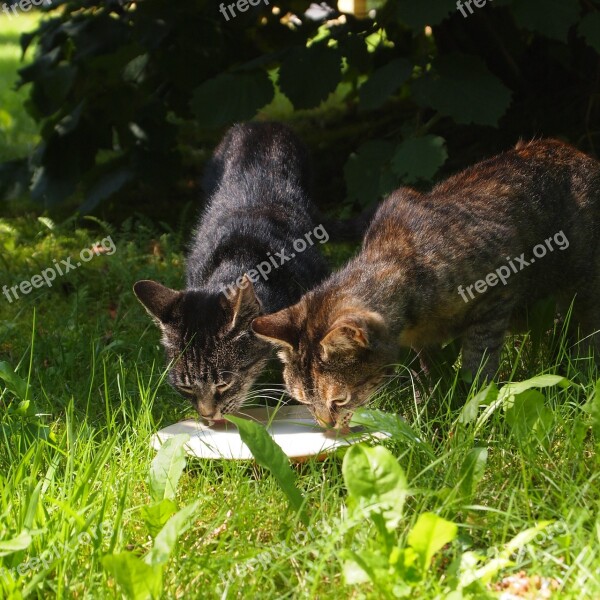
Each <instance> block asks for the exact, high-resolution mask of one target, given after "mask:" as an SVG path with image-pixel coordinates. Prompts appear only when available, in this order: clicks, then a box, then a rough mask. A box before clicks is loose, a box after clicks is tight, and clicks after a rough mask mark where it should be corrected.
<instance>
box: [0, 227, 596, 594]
mask: <svg viewBox="0 0 600 600" xmlns="http://www.w3.org/2000/svg"><path fill="white" fill-rule="evenodd" d="M0 232H1V233H0V283H1V284H7V285H9V286H12V285H15V284H18V283H19V282H21V281H22V280H25V279H31V277H32V275H34V274H36V273H39V272H41V271H42V270H43V269H45V268H47V267H48V266H51V265H52V264H53V260H54V259H56V260H57V261H60V260H62V259H66V258H67V257H69V256H71V257H76V256H77V255H78V253H79V252H80V250H81V249H83V248H90V247H92V246H93V245H94V244H95V242H97V241H99V240H102V239H104V238H105V237H106V236H108V235H110V236H111V238H112V240H114V242H115V244H116V248H117V250H116V252H115V253H114V254H113V255H111V256H108V255H100V256H97V257H94V258H93V259H92V260H90V262H89V263H86V264H84V265H82V266H81V267H80V268H78V269H76V270H75V271H72V272H70V273H68V274H66V275H65V276H64V277H61V278H57V279H56V280H55V282H53V285H52V287H51V288H48V287H43V288H40V289H36V290H34V291H33V292H31V293H30V294H29V295H27V296H25V297H24V298H22V299H19V300H18V301H13V302H12V303H9V302H8V301H7V300H6V298H5V297H4V296H2V295H0V361H3V365H2V366H0V372H3V373H4V375H3V376H4V379H5V381H7V383H6V385H4V384H2V381H1V380H0V489H1V490H2V494H1V495H0V597H3V598H21V597H34V598H94V599H96V598H120V597H122V590H121V588H119V587H117V584H116V581H115V578H114V576H113V575H112V574H111V573H109V572H108V571H107V570H106V569H105V568H104V566H103V563H102V560H103V557H104V556H106V555H108V554H121V553H123V552H130V553H132V554H133V555H135V556H138V557H139V556H142V555H145V554H146V553H147V552H148V551H149V549H150V548H151V546H152V544H153V542H152V536H150V535H149V531H148V528H147V526H146V524H145V520H144V512H143V508H142V507H144V506H147V505H148V504H149V503H150V502H151V487H150V485H149V483H148V471H149V469H150V464H151V461H152V459H153V457H154V455H155V453H154V451H153V450H151V448H150V445H149V440H150V436H151V435H152V434H153V433H154V432H155V431H156V430H157V429H158V428H160V427H163V426H165V425H167V424H169V423H171V422H174V421H176V420H178V419H181V418H182V417H184V416H186V415H189V414H190V411H189V409H188V406H187V405H186V403H185V402H184V401H183V400H182V399H180V398H179V396H177V395H176V394H175V393H174V392H173V391H172V390H171V389H170V388H169V387H168V385H167V384H166V383H164V382H163V381H162V377H163V356H162V351H161V348H160V345H159V333H158V331H157V330H156V328H155V326H154V325H153V324H152V323H151V322H150V320H149V319H148V318H147V316H146V314H145V312H144V311H143V309H142V308H141V307H140V306H139V305H138V304H137V301H136V300H135V298H134V296H133V294H132V292H131V286H132V284H133V282H135V281H136V280H137V279H140V278H156V279H159V280H161V281H163V282H164V283H166V284H169V285H173V286H178V285H180V284H181V282H182V281H183V256H182V253H181V249H182V248H183V245H184V242H185V240H184V239H183V238H182V236H181V235H180V234H178V233H177V232H174V231H170V230H168V229H166V228H163V227H159V226H157V225H154V224H152V223H148V222H147V221H146V220H144V219H142V218H140V219H130V220H128V221H126V222H125V223H124V224H123V225H122V226H121V227H120V228H118V229H116V228H113V227H111V226H108V225H105V224H103V223H101V222H98V221H93V220H85V221H77V220H75V219H71V220H69V221H67V222H65V223H63V224H54V223H52V222H51V221H48V220H46V219H41V220H38V219H35V218H34V217H31V216H29V217H21V218H15V219H11V220H10V221H9V220H4V221H0ZM328 246H329V245H328ZM326 247H327V246H326ZM334 254H335V258H336V259H337V260H339V259H340V258H341V256H339V255H338V254H339V253H337V252H334ZM552 343H554V344H555V345H560V347H562V348H563V351H562V352H560V351H559V352H558V353H554V356H557V358H555V359H552V358H551V356H552V354H551V353H550V352H549V351H548V349H549V348H550V347H551V345H552ZM564 345H565V344H564V341H563V343H562V345H561V344H560V334H559V333H557V335H556V336H554V337H553V336H548V337H547V338H546V339H545V341H544V343H543V344H542V348H541V350H539V351H537V350H535V349H534V346H533V344H532V343H531V342H530V341H529V340H528V339H527V338H524V337H522V336H521V337H517V338H513V339H511V340H510V342H509V343H507V345H506V349H505V354H504V359H503V367H502V370H501V377H504V378H506V377H508V376H510V374H511V373H512V372H513V371H514V372H515V374H514V378H515V379H517V380H518V379H524V378H527V377H531V376H534V375H538V374H541V373H546V374H547V373H560V374H561V375H564V376H565V377H567V378H568V379H569V380H571V381H572V382H573V383H572V384H571V385H568V386H566V387H561V386H558V385H553V386H550V387H546V388H543V389H539V390H536V389H532V390H529V391H527V392H525V394H526V395H525V396H523V395H520V396H517V397H516V400H514V405H513V406H512V408H511V402H512V401H513V400H511V398H510V397H509V398H508V399H507V402H506V403H505V404H504V405H503V406H502V407H498V409H497V410H495V411H490V415H489V418H488V419H487V420H485V422H483V421H482V422H480V423H477V422H476V421H471V422H468V423H460V422H459V415H460V411H453V410H452V409H451V408H450V406H451V402H452V400H457V399H458V400H462V401H464V400H465V399H467V396H466V393H465V392H464V391H462V389H461V387H460V386H458V385H457V384H455V383H453V382H451V381H450V382H443V385H441V386H440V387H439V388H438V389H437V390H436V391H434V393H433V394H431V395H428V394H425V395H423V397H422V400H421V402H417V401H416V397H417V396H416V394H415V390H414V388H413V384H412V382H411V380H410V378H405V377H403V374H404V373H405V372H406V371H405V369H402V368H399V371H398V373H399V377H398V378H397V379H395V380H393V381H392V382H391V383H390V385H389V386H388V388H387V389H386V390H384V392H383V393H382V394H381V395H380V397H378V399H377V401H376V405H377V406H379V407H381V408H384V409H385V410H386V411H388V412H390V413H393V412H399V413H401V414H402V415H404V416H405V417H406V418H407V420H408V423H409V424H410V427H411V428H412V431H413V432H414V435H416V436H417V437H418V438H419V439H420V440H423V441H425V442H426V444H425V446H424V445H423V444H419V443H415V441H414V438H411V437H410V436H408V437H406V436H405V437H402V436H400V435H398V436H395V437H393V438H392V439H390V440H388V441H387V442H385V444H384V445H385V446H386V447H387V448H388V449H389V450H390V451H391V452H392V453H393V455H394V457H396V459H397V464H398V465H400V466H401V467H402V469H403V471H404V472H405V474H406V478H407V482H408V487H409V488H410V494H409V495H408V497H407V501H406V504H405V506H404V509H403V518H402V519H401V520H400V522H399V524H398V525H397V526H396V527H394V529H393V531H392V532H391V534H390V535H391V537H392V538H393V541H394V544H396V543H397V544H399V548H405V547H406V544H407V540H408V539H409V538H408V532H409V531H410V529H411V527H412V526H413V525H414V524H415V523H416V522H417V520H418V519H419V516H421V515H423V514H425V513H427V512H432V513H435V514H436V515H439V516H440V517H443V518H444V519H446V520H449V521H452V522H454V523H456V524H457V526H458V536H457V537H456V538H455V539H454V541H452V542H451V543H450V544H447V545H445V546H444V548H443V549H442V551H441V552H439V553H437V554H436V555H435V556H434V559H433V563H432V565H431V567H429V568H428V569H427V570H426V575H425V577H424V578H423V580H422V581H421V580H419V581H418V582H417V583H415V584H414V586H413V587H412V588H411V592H410V593H411V596H410V597H414V598H446V597H449V593H450V592H449V589H450V587H449V586H450V585H451V581H452V580H453V577H454V575H453V570H452V569H453V568H454V567H453V566H452V565H453V564H456V563H453V561H455V560H456V559H460V557H461V556H469V555H468V554H465V553H468V552H470V551H479V552H481V553H483V554H486V553H488V554H489V555H490V556H491V555H493V554H494V548H497V549H501V548H502V547H503V545H504V544H506V543H507V542H508V541H509V540H510V539H512V538H513V537H514V536H516V535H518V534H519V533H520V532H523V531H525V530H527V529H528V528H530V527H532V526H534V525H535V524H537V523H539V522H541V521H553V522H554V525H552V526H551V527H550V529H549V530H548V531H549V532H548V533H547V534H543V535H539V536H538V537H536V538H535V540H534V541H532V542H530V543H527V544H524V545H523V546H522V548H521V549H520V550H519V551H518V552H516V553H514V554H513V555H512V560H513V563H514V564H512V565H507V566H505V567H503V568H502V569H500V570H498V572H497V573H495V572H494V573H493V576H492V577H491V579H490V581H489V582H487V581H486V582H483V581H482V582H481V585H480V587H479V588H478V590H476V591H473V589H468V590H464V591H463V595H462V596H457V595H455V596H454V597H455V598H460V597H464V598H469V597H472V598H484V597H497V596H498V595H499V592H497V591H496V587H495V586H497V585H498V584H499V582H501V581H502V580H503V579H504V578H505V577H507V576H508V575H510V574H514V573H518V572H520V571H524V572H525V573H526V575H527V576H531V577H533V576H535V575H537V576H540V577H543V578H546V580H547V581H549V582H553V584H554V585H555V586H556V587H557V590H556V591H554V592H553V594H554V595H553V596H552V597H557V598H558V597H560V598H575V597H577V598H580V599H581V598H590V599H593V598H598V597H600V575H599V573H600V569H599V567H600V556H599V552H600V544H599V542H600V539H599V535H600V534H599V531H600V519H599V517H598V506H599V505H600V483H599V482H598V475H599V469H598V457H597V452H596V447H597V443H598V441H599V440H600V427H599V422H600V406H599V401H596V400H595V398H596V396H595V392H596V383H595V382H596V377H597V373H596V370H595V367H593V365H592V364H591V363H590V361H588V360H582V361H579V362H576V361H575V360H574V359H571V358H570V357H569V355H568V354H566V353H565V352H564ZM6 365H10V366H11V367H12V368H14V369H15V370H16V371H17V374H18V375H19V376H20V378H21V379H22V380H24V381H25V382H27V381H28V385H26V386H25V387H23V386H22V385H21V384H19V383H18V381H17V383H15V380H13V381H12V383H11V382H10V375H7V373H8V371H7V366H6ZM469 397H472V394H471V396H469ZM488 399H489V398H488ZM590 399H591V400H590ZM521 400H526V402H523V403H522V406H521V405H520V402H521ZM23 401H26V402H29V403H30V406H29V408H27V406H26V404H23V403H22V402H23ZM36 415H38V416H36ZM477 415H478V416H481V415H482V411H481V410H480V411H479V412H478V413H477ZM424 447H429V448H430V450H429V451H427V450H424ZM476 449H484V450H485V452H487V458H485V456H484V455H485V453H484V452H483V450H476ZM474 451H475V454H474ZM482 452H483V454H482ZM473 457H479V459H480V460H479V462H478V467H477V469H475V471H469V465H470V464H472V462H470V461H472V460H473ZM484 458H485V460H484ZM342 461H343V452H341V453H338V454H336V455H332V456H330V457H329V458H328V459H327V460H325V461H324V462H316V461H309V462H307V463H305V464H303V465H298V466H295V467H294V471H295V474H296V477H297V485H298V487H299V489H300V490H301V492H302V493H303V494H304V497H305V498H306V508H307V513H308V515H309V519H310V522H309V526H308V528H306V527H304V526H303V525H302V524H301V523H300V521H299V519H298V516H297V515H296V514H295V513H293V512H292V511H290V510H289V509H288V505H287V502H286V497H285V495H284V494H283V493H282V491H281V489H280V488H279V487H278V485H277V484H276V482H275V479H274V478H273V477H272V476H271V475H270V474H269V472H268V471H267V470H266V469H263V468H260V467H258V466H256V465H253V464H252V463H236V462H227V461H200V460H193V459H192V460H189V461H188V464H187V467H186V469H185V470H184V472H183V475H182V477H181V480H180V482H179V486H178V489H177V492H176V495H175V497H174V499H173V500H174V502H175V503H176V505H177V507H178V508H182V507H185V506H188V505H190V504H191V503H192V502H194V501H199V505H198V508H197V509H196V510H195V511H194V514H193V518H192V519H191V523H190V527H189V529H187V530H185V531H184V532H183V533H182V534H181V536H180V538H179V541H178V542H177V544H176V545H175V547H174V549H173V552H172V555H171V557H170V559H169V560H168V562H166V566H165V570H164V574H163V584H162V587H163V589H164V597H165V598H176V597H184V598H200V597H201V598H238V597H239V598H242V597H243V598H324V597H327V598H334V599H335V598H340V599H347V598H381V597H385V596H384V592H383V591H382V588H381V586H380V585H379V584H373V583H372V582H366V583H358V584H353V585H346V583H345V582H344V577H343V567H344V562H345V561H346V560H347V559H348V555H349V553H351V552H355V553H357V554H358V555H359V556H361V555H365V553H367V552H372V553H377V552H381V548H382V547H383V542H382V541H381V540H380V538H379V537H377V536H378V534H377V524H376V523H375V522H374V521H373V520H370V519H368V518H364V519H362V520H360V522H359V523H358V524H355V525H353V524H352V522H353V511H352V502H350V501H349V499H348V485H347V484H348V481H345V480H344V477H343V473H342ZM473 472H476V474H477V476H476V477H475V476H470V475H469V473H473ZM28 536H30V539H29V537H28ZM7 540H13V544H12V545H11V547H10V548H8V547H7V546H5V545H3V544H5V543H6V542H7ZM14 540H16V541H14ZM19 548H22V549H19ZM36 559H42V560H41V561H40V560H37V562H36ZM386 560H387V559H386ZM19 566H21V571H22V573H21V574H19V571H18V569H19ZM386 568H387V569H388V571H386V572H388V573H389V572H391V571H390V569H391V567H390V566H389V564H388V565H387V567H386ZM2 569H5V570H4V571H3V570H2ZM7 570H8V571H10V573H11V574H10V575H9V574H7ZM392 571H393V569H392ZM388 577H390V578H391V579H393V577H392V576H391V575H388ZM527 597H531V598H534V597H540V598H541V597H543V596H541V595H537V596H536V595H535V594H532V595H530V596H527Z"/></svg>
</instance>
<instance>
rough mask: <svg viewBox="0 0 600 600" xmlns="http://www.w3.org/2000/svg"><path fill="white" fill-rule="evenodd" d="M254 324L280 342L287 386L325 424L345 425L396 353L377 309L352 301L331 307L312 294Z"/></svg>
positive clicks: (379, 381)
mask: <svg viewBox="0 0 600 600" xmlns="http://www.w3.org/2000/svg"><path fill="white" fill-rule="evenodd" d="M252 329H253V330H254V332H255V333H256V334H257V335H258V337H260V338H262V339H264V340H266V341H268V342H270V343H272V344H274V345H276V346H277V347H279V353H278V355H279V357H280V358H281V360H282V362H283V363H284V371H283V375H284V378H285V383H286V386H287V388H288V391H289V392H290V394H291V395H292V396H293V397H294V398H296V400H298V401H299V402H302V403H303V404H307V405H308V406H309V408H310V410H311V411H312V413H313V415H314V417H315V419H316V420H317V422H318V423H319V424H321V425H323V426H332V425H333V426H335V427H336V428H340V429H342V428H345V427H346V425H347V424H348V422H349V421H350V418H351V416H352V411H353V410H354V409H356V408H358V407H359V406H362V405H364V404H365V403H366V402H367V401H368V400H369V398H370V397H371V396H372V395H373V393H374V392H375V391H376V390H377V389H378V388H379V387H380V385H381V384H382V383H383V381H384V379H385V377H386V374H387V372H388V369H389V365H390V364H391V362H393V359H394V349H395V345H394V344H393V340H390V339H389V334H388V330H387V327H386V324H385V322H384V319H383V317H382V316H381V315H379V314H378V313H376V312H373V311H370V310H367V309H364V308H358V307H353V306H346V307H343V306H342V307H339V306H338V307H336V309H335V310H331V309H329V308H328V306H327V304H326V303H323V302H315V300H314V298H312V295H311V294H309V295H308V296H304V298H302V300H300V302H299V303H298V304H296V305H294V306H292V307H290V308H287V309H284V310H282V311H279V312H277V313H274V314H272V315H267V316H260V317H258V318H257V319H255V320H254V321H253V323H252Z"/></svg>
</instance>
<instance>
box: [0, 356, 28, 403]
mask: <svg viewBox="0 0 600 600" xmlns="http://www.w3.org/2000/svg"><path fill="white" fill-rule="evenodd" d="M0 379H2V380H3V381H4V383H5V384H6V387H7V388H8V389H9V390H10V391H11V392H12V393H13V394H14V395H15V396H16V397H17V398H19V400H25V396H26V395H27V383H26V382H25V381H24V380H23V379H21V378H20V377H19V376H18V375H17V374H16V373H15V372H14V371H13V369H12V367H11V366H10V365H9V364H8V363H7V362H0Z"/></svg>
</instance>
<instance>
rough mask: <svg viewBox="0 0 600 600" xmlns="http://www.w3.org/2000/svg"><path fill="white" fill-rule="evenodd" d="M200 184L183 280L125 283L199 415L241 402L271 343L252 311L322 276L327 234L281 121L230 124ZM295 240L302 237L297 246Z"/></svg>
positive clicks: (292, 295) (299, 150)
mask: <svg viewBox="0 0 600 600" xmlns="http://www.w3.org/2000/svg"><path fill="white" fill-rule="evenodd" d="M205 189H206V191H207V193H208V196H209V198H208V203H207V207H206V210H205V211H204V214H203V215H202V218H201V219H200V223H199V225H198V227H197V229H196V232H195V234H194V237H193V240H192V244H191V248H190V252H189V255H188V258H187V268H186V272H187V287H186V289H185V290H184V291H174V290H171V289H169V288H166V287H164V286H162V285H161V284H160V283H156V282H154V281H138V282H137V283H136V284H135V286H134V291H135V293H136V295H137V297H138V299H139V300H140V301H141V302H142V304H143V305H144V306H145V307H146V309H147V310H148V312H149V313H150V315H151V316H152V317H153V318H154V319H155V320H156V322H157V323H158V325H159V326H160V328H161V330H162V334H163V335H162V343H163V345H164V347H165V349H166V354H167V360H168V361H173V366H172V369H171V370H170V374H169V378H170V382H171V383H172V385H173V386H174V387H175V388H176V389H177V390H179V392H181V393H182V394H183V395H184V396H186V397H188V398H190V400H191V401H192V404H193V405H194V407H195V408H196V409H197V410H198V412H199V413H200V414H201V415H202V416H203V417H205V418H206V419H208V420H210V421H217V420H220V419H222V417H223V415H224V414H226V413H230V412H233V411H235V410H236V409H237V408H238V407H239V406H240V405H241V404H242V403H243V401H244V399H245V397H246V394H247V392H248V390H249V389H250V387H251V386H252V384H253V383H254V381H255V380H256V378H257V377H258V375H259V374H260V372H261V370H262V369H263V367H264V365H265V363H266V361H267V359H268V358H269V355H270V350H271V347H270V345H269V344H267V343H265V342H264V341H263V340H260V339H258V338H257V337H256V336H255V335H254V333H253V332H252V330H251V328H250V323H251V321H252V319H254V318H255V317H257V316H258V315H260V314H262V313H263V311H266V312H273V311H276V310H279V309H281V308H284V307H285V306H289V305H291V304H293V303H294V302H296V301H297V300H298V299H299V298H300V296H301V295H302V294H303V293H304V292H305V291H307V290H308V289H310V288H311V287H313V285H315V284H316V283H318V282H319V281H321V280H322V279H323V278H324V277H325V276H326V274H327V269H326V266H325V263H324V261H323V258H322V257H321V255H320V254H319V252H318V250H317V248H316V246H315V245H314V243H315V240H318V241H320V242H321V243H324V242H326V241H327V239H328V234H327V232H326V231H325V230H324V228H323V226H322V225H319V226H317V227H315V225H314V223H313V220H312V218H311V216H310V211H311V203H310V199H309V189H310V169H309V167H308V157H307V154H306V151H305V149H304V147H303V146H302V144H301V143H300V141H299V140H298V139H297V138H296V136H295V135H294V134H293V133H292V132H291V131H290V130H289V129H288V128H286V127H284V126H283V125H280V124H277V123H249V124H243V125H236V126H234V127H232V128H231V129H230V130H229V131H228V133H227V134H226V135H225V138H224V139H223V141H222V142H221V144H220V145H219V147H218V148H217V150H216V151H215V154H214V156H213V158H212V161H211V163H210V165H209V168H208V171H207V175H206V178H205ZM313 236H314V238H315V239H314V240H313V239H312V237H313ZM326 237H327V239H326ZM309 238H310V239H309ZM296 240H306V242H303V244H304V246H305V247H306V249H305V250H300V249H299V248H301V247H302V244H299V243H298V244H295V245H293V244H292V242H294V241H296ZM307 242H308V243H307ZM292 246H293V248H295V249H296V250H297V252H292V251H291V248H292ZM284 263H285V264H284ZM252 282H254V285H252Z"/></svg>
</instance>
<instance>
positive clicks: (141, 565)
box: [102, 552, 162, 600]
mask: <svg viewBox="0 0 600 600" xmlns="http://www.w3.org/2000/svg"><path fill="white" fill-rule="evenodd" d="M102 565H103V566H104V568H105V569H106V570H107V571H108V572H109V573H110V574H111V575H112V576H113V577H114V578H115V581H116V582H117V583H118V584H119V586H120V587H121V590H122V591H123V594H124V595H125V596H126V597H127V598H128V600H148V599H149V598H152V599H155V598H160V597H161V596H162V567H161V566H152V565H148V564H146V563H145V562H144V561H143V560H142V559H141V558H138V557H137V556H135V555H134V554H132V553H131V552H121V553H120V554H108V555H106V556H105V557H104V558H103V559H102Z"/></svg>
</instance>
